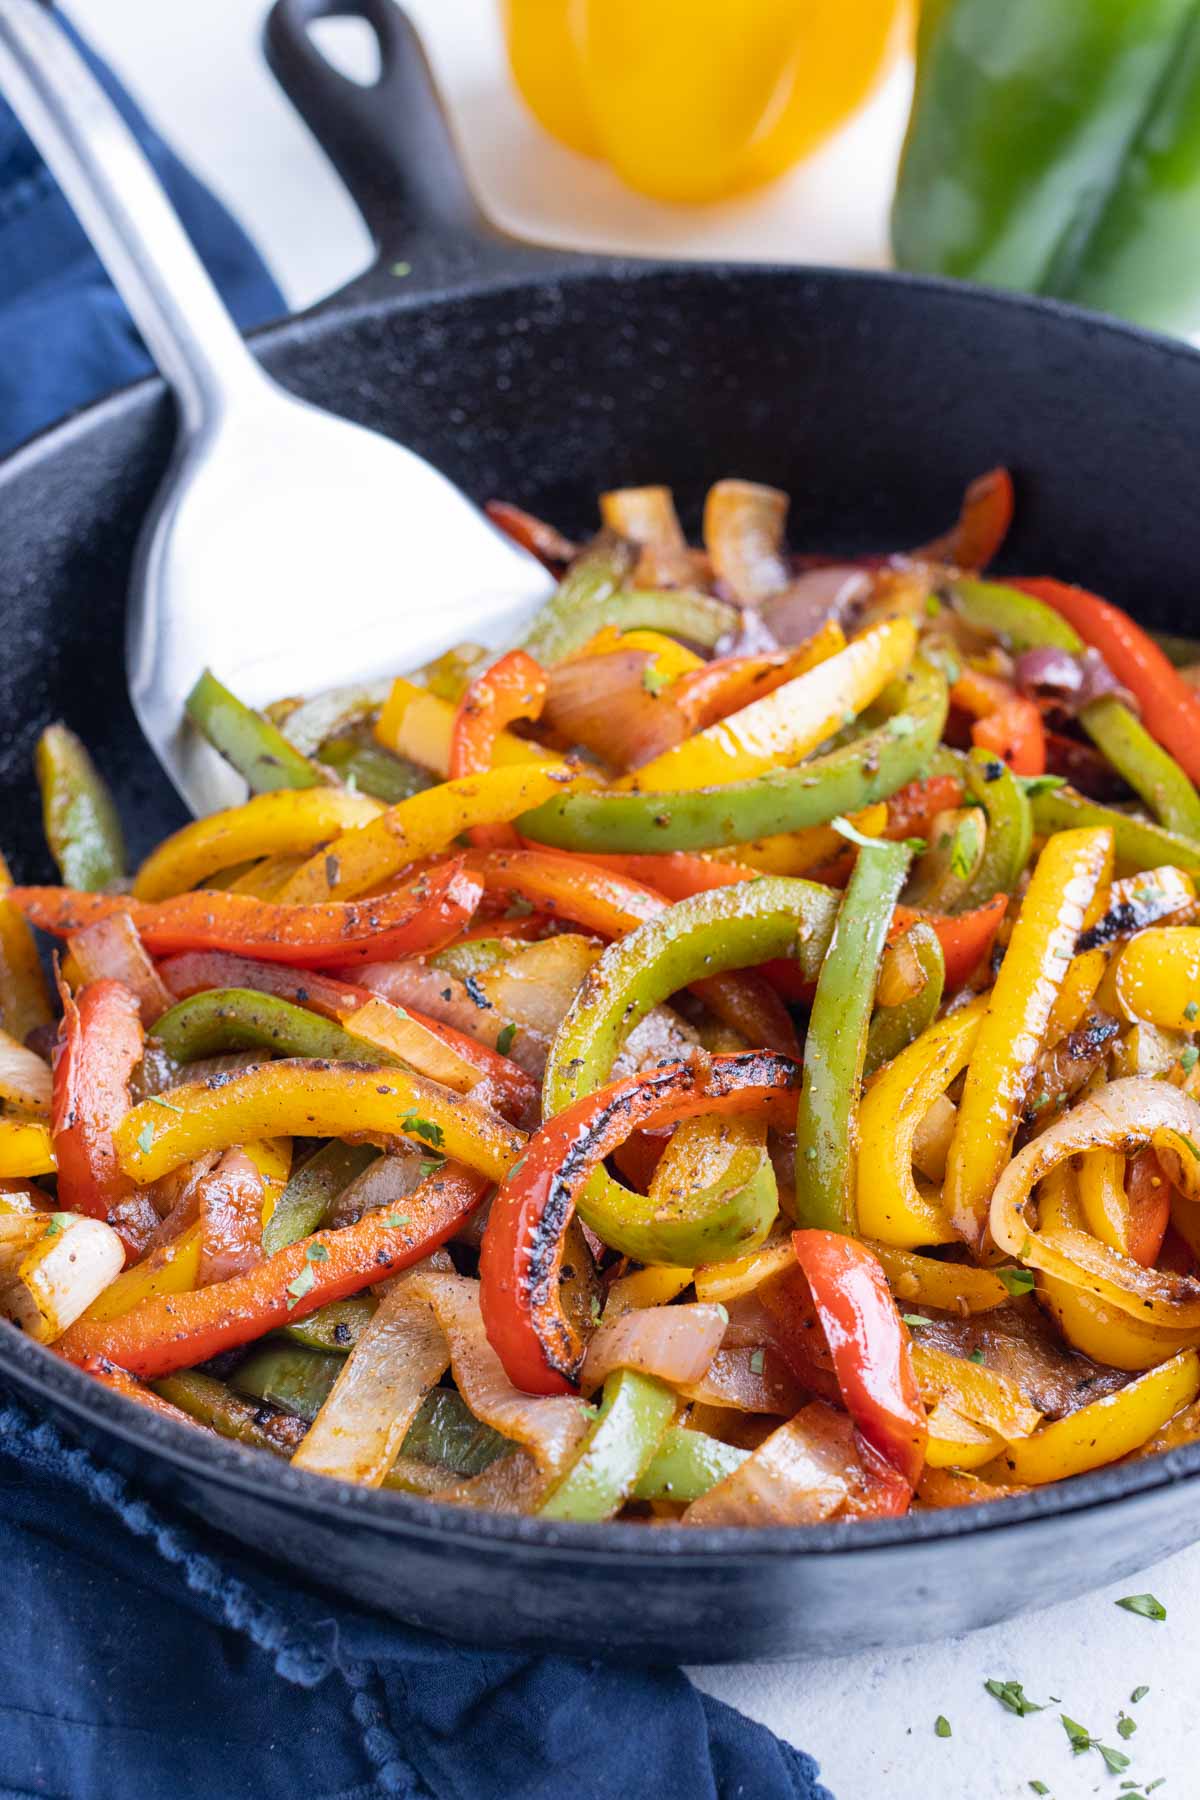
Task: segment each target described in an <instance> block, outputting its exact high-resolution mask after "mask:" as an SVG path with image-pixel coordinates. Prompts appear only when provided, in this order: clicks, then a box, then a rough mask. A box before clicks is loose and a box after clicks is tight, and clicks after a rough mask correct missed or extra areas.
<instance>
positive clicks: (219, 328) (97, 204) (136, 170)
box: [0, 0, 264, 432]
mask: <svg viewBox="0 0 1200 1800" xmlns="http://www.w3.org/2000/svg"><path fill="white" fill-rule="evenodd" d="M0 90H2V91H3V93H4V96H5V98H6V99H7V100H8V102H9V104H10V105H11V107H12V109H13V111H14V112H15V113H16V115H17V117H18V118H19V119H20V121H21V123H22V124H23V125H24V127H25V129H26V131H27V132H28V133H29V136H30V137H31V138H32V139H33V142H34V143H35V144H36V146H37V148H38V149H39V150H40V152H41V154H42V156H43V157H44V158H45V161H46V163H47V164H48V166H49V168H50V170H51V172H52V174H53V175H54V176H55V178H56V179H57V181H58V184H59V186H60V187H61V188H62V190H63V192H64V193H65V195H66V197H67V199H68V200H69V201H70V203H71V206H72V208H73V210H74V212H75V215H76V217H77V218H78V220H79V222H80V224H81V225H82V226H83V229H84V231H85V232H86V233H87V235H88V237H89V238H90V240H91V242H92V245H93V248H94V249H95V251H96V254H97V255H98V256H99V258H100V260H101V262H102V263H103V264H104V266H105V268H106V269H107V270H108V273H109V275H110V276H111V278H112V281H113V285H114V286H115V287H116V289H117V291H118V292H119V293H120V295H121V297H122V299H123V300H124V301H125V304H126V306H128V308H129V310H130V312H131V313H132V314H133V318H134V320H135V322H136V324H137V326H138V329H139V330H140V332H141V334H142V337H143V339H144V340H145V343H146V348H147V349H148V350H149V352H150V355H151V356H152V357H153V359H154V361H155V362H156V363H157V365H158V367H159V369H160V370H161V371H162V373H163V375H164V376H165V377H166V379H167V381H168V382H170V384H171V386H172V387H173V388H174V390H175V393H176V395H177V397H178V400H179V405H180V409H181V413H182V417H183V424H184V427H185V429H186V430H188V431H191V432H197V431H200V430H203V429H204V428H205V427H206V426H208V425H211V424H212V423H214V422H215V421H216V420H217V419H218V418H219V417H220V416H221V414H222V413H223V412H224V411H226V410H227V408H228V406H229V404H230V403H231V402H232V401H233V400H234V399H235V398H236V397H237V396H238V395H239V394H241V393H243V392H245V391H248V390H250V389H251V388H253V387H254V386H256V385H257V384H258V383H260V382H261V381H262V380H263V379H264V377H263V376H262V375H261V374H260V372H259V368H258V365H257V363H256V362H255V361H254V358H253V357H252V356H251V354H250V352H249V351H248V350H247V349H246V346H245V344H244V343H243V342H242V339H241V336H240V334H239V332H238V329H237V326H236V325H235V324H234V322H233V320H232V319H231V318H230V316H229V314H228V312H227V311H226V309H225V306H224V304H223V302H222V300H221V297H220V295H219V294H218V293H217V290H216V288H215V287H214V286H213V284H212V282H211V281H210V279H209V277H208V273H207V271H206V270H205V268H204V265H203V264H202V263H201V261H200V258H199V257H198V256H197V255H196V252H195V250H194V249H193V248H192V244H191V241H190V239H189V238H188V236H187V234H186V232H185V231H184V229H183V226H182V225H181V224H180V222H179V220H178V218H177V217H176V215H175V212H174V210H173V208H172V206H171V204H170V202H169V200H168V199H167V196H166V194H165V193H164V192H163V189H162V186H161V184H160V182H159V180H158V177H157V175H156V174H155V172H154V170H153V168H152V167H151V165H150V162H149V160H148V159H147V157H146V155H145V153H144V152H143V150H142V148H141V146H140V144H139V143H138V142H137V139H136V138H135V137H134V135H133V133H132V131H131V130H130V129H129V127H128V125H127V124H126V123H125V120H124V119H123V118H122V117H121V114H120V113H119V112H118V110H117V108H116V106H115V105H114V104H113V102H112V101H111V100H110V99H109V97H108V95H107V94H106V93H105V91H104V89H103V88H102V87H101V85H100V83H99V82H98V81H97V79H96V77H95V76H94V75H93V74H92V72H91V70H90V69H89V68H88V66H87V64H86V63H85V62H84V60H83V58H82V56H80V54H79V52H78V51H77V50H76V48H75V46H74V45H73V44H72V43H71V41H70V40H69V38H68V37H67V36H66V34H65V33H64V32H63V31H62V30H61V29H60V28H59V26H58V25H57V23H56V22H55V20H54V19H53V17H52V16H51V14H50V13H49V12H47V11H46V10H45V8H44V7H42V6H41V5H39V4H38V3H37V0H0Z"/></svg>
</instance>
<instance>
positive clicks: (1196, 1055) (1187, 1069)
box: [1179, 1044, 1200, 1075]
mask: <svg viewBox="0 0 1200 1800" xmlns="http://www.w3.org/2000/svg"><path fill="white" fill-rule="evenodd" d="M1197 1061H1200V1050H1197V1048H1196V1046H1195V1044H1189V1045H1188V1046H1187V1048H1186V1049H1184V1050H1181V1051H1180V1052H1179V1066H1180V1068H1181V1069H1182V1070H1183V1072H1184V1074H1185V1075H1190V1074H1191V1072H1192V1070H1193V1069H1194V1068H1195V1066H1196V1063H1197Z"/></svg>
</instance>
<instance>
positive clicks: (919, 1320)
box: [900, 1313, 929, 1329]
mask: <svg viewBox="0 0 1200 1800" xmlns="http://www.w3.org/2000/svg"><path fill="white" fill-rule="evenodd" d="M900 1317H901V1319H902V1320H903V1321H904V1323H905V1324H906V1325H911V1326H912V1327H913V1328H914V1329H916V1328H917V1327H919V1326H921V1325H928V1323H929V1320H928V1319H927V1318H926V1316H925V1314H924V1313H901V1314H900Z"/></svg>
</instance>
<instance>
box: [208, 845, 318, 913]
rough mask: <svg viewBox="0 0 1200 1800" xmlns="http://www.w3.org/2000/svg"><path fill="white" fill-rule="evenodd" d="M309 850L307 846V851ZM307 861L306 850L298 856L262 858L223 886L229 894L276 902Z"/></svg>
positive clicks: (281, 855)
mask: <svg viewBox="0 0 1200 1800" xmlns="http://www.w3.org/2000/svg"><path fill="white" fill-rule="evenodd" d="M311 848H312V846H311V845H309V846H308V849H311ZM307 861H308V850H307V849H306V850H304V851H302V852H300V854H298V855H283V854H280V855H279V856H264V857H263V859H262V861H261V862H256V863H252V864H251V866H250V867H249V868H248V869H243V870H242V872H241V873H240V874H239V875H238V876H236V877H235V879H234V880H233V881H230V882H228V883H227V884H225V885H226V886H227V887H228V891H229V892H230V893H231V894H253V895H254V896H255V898H256V899H258V900H277V899H278V898H279V895H280V894H281V893H282V891H283V887H284V884H285V882H288V881H290V880H291V878H292V876H293V875H294V874H295V873H296V870H297V869H299V868H302V867H303V865H304V864H305V863H306V862H307Z"/></svg>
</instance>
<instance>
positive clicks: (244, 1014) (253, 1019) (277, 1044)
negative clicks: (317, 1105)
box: [154, 988, 400, 1065]
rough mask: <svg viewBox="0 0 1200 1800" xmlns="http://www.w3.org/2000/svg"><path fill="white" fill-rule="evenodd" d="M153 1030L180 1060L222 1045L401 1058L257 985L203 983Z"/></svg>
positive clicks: (333, 1057)
mask: <svg viewBox="0 0 1200 1800" xmlns="http://www.w3.org/2000/svg"><path fill="white" fill-rule="evenodd" d="M154 1035H155V1037H156V1038H157V1039H158V1041H159V1043H160V1044H161V1045H162V1047H163V1049H164V1050H165V1051H166V1052H167V1054H168V1056H172V1057H174V1059H175V1061H176V1062H182V1063H187V1062H195V1060H196V1058H197V1057H199V1056H220V1055H221V1054H222V1053H223V1052H224V1051H226V1050H272V1051H274V1053H275V1054H276V1055H277V1056H313V1057H319V1058H320V1059H321V1060H322V1061H325V1062H377V1063H388V1064H390V1065H397V1064H399V1061H400V1059H399V1057H396V1056H392V1055H391V1054H389V1053H388V1052H387V1051H384V1050H381V1049H380V1048H379V1047H378V1045H375V1044H368V1043H366V1041H365V1040H364V1039H362V1038H356V1037H354V1036H353V1035H352V1034H351V1033H350V1032H348V1031H345V1030H343V1028H342V1027H341V1026H340V1025H338V1024H337V1023H336V1022H335V1021H334V1020H332V1019H323V1018H321V1016H320V1015H319V1014H318V1013H314V1012H309V1010H308V1008H307V1007H304V1006H296V1005H294V1004H293V1002H292V1001H290V1000H283V999H280V998H279V996H278V995H276V994H263V993H259V992H258V990H257V989H255V988H205V989H203V990H202V991H201V992H200V993H198V994H192V995H190V996H189V997H188V998H187V999H186V1000H180V1001H179V1002H178V1003H177V1004H176V1005H175V1006H173V1007H171V1009H170V1011H169V1012H165V1013H164V1014H163V1015H162V1017H161V1019H159V1020H158V1022H157V1024H156V1025H155V1027H154Z"/></svg>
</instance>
